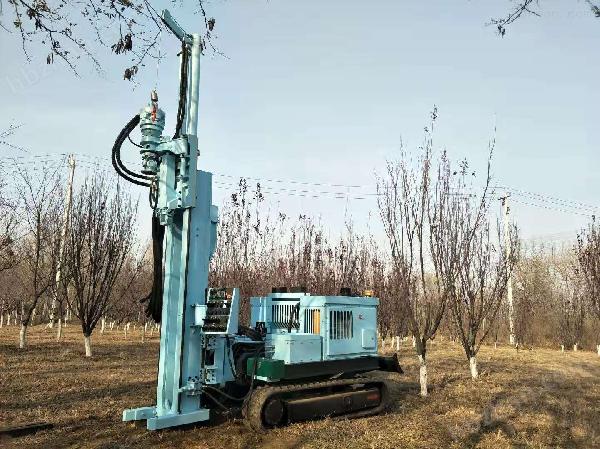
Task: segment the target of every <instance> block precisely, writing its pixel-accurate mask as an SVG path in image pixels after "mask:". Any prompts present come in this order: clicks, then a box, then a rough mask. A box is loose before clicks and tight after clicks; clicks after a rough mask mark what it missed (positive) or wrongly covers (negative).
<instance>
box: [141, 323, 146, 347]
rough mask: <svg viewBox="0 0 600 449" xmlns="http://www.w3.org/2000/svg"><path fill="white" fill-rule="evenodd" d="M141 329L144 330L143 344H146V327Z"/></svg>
mask: <svg viewBox="0 0 600 449" xmlns="http://www.w3.org/2000/svg"><path fill="white" fill-rule="evenodd" d="M141 328H142V343H144V342H145V341H146V327H145V326H141Z"/></svg>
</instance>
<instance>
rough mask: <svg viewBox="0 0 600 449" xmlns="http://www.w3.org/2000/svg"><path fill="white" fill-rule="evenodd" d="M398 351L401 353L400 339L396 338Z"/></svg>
mask: <svg viewBox="0 0 600 449" xmlns="http://www.w3.org/2000/svg"><path fill="white" fill-rule="evenodd" d="M396 351H400V337H396Z"/></svg>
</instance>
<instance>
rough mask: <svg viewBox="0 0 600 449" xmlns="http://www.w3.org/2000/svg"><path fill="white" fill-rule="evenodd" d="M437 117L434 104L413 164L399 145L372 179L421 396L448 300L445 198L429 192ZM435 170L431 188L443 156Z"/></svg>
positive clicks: (444, 172)
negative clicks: (412, 345)
mask: <svg viewBox="0 0 600 449" xmlns="http://www.w3.org/2000/svg"><path fill="white" fill-rule="evenodd" d="M436 118H437V109H436V108H434V110H433V112H432V116H431V119H432V120H431V125H430V127H429V128H425V142H424V145H423V149H422V155H421V157H420V159H419V161H418V164H417V167H416V168H413V167H411V166H410V163H409V161H408V160H407V156H406V154H405V153H404V150H403V149H402V150H401V152H402V153H401V158H400V160H399V161H396V162H388V164H387V172H386V175H385V177H383V178H381V177H380V178H378V180H377V193H378V197H377V198H378V200H377V201H378V207H379V212H380V215H381V219H382V222H383V227H384V229H385V233H386V235H387V238H388V241H389V245H390V250H391V259H392V264H393V267H392V272H391V278H392V280H391V282H392V283H393V285H394V286H395V289H396V292H397V294H398V297H397V301H398V302H399V305H400V304H401V306H400V307H401V308H402V310H403V311H404V313H405V314H406V318H407V322H408V328H409V331H410V332H411V334H412V335H413V337H414V339H415V350H416V352H417V357H418V359H419V366H420V384H421V395H422V396H426V395H427V362H426V354H427V342H428V341H429V340H432V339H433V338H435V334H436V332H437V329H438V327H439V325H440V322H441V320H442V317H443V316H444V310H445V307H446V302H447V291H446V289H445V287H444V285H443V283H442V277H441V276H440V273H439V270H440V269H441V266H440V263H441V258H440V256H441V254H442V253H441V251H440V248H439V245H441V244H442V243H443V239H445V238H446V229H445V228H444V225H445V222H443V221H439V217H438V215H439V214H440V212H443V210H444V209H443V208H442V206H441V205H440V204H439V200H440V199H443V198H444V197H443V196H437V195H436V196H434V195H432V191H431V189H432V186H431V157H432V151H433V125H434V122H435V120H436ZM438 175H439V176H438V179H437V184H439V186H436V189H438V188H439V189H443V185H447V184H448V182H447V177H448V168H447V164H446V163H445V159H443V160H442V161H441V163H440V168H439V171H438ZM430 269H432V270H433V272H431V271H430Z"/></svg>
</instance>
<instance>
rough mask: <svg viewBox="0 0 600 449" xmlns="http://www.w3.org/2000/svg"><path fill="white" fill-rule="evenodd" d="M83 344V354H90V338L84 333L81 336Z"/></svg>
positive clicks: (89, 355)
mask: <svg viewBox="0 0 600 449" xmlns="http://www.w3.org/2000/svg"><path fill="white" fill-rule="evenodd" d="M83 345H84V346H85V356H86V357H91V356H92V338H91V337H88V336H86V335H84V336H83Z"/></svg>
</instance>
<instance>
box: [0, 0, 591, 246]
mask: <svg viewBox="0 0 600 449" xmlns="http://www.w3.org/2000/svg"><path fill="white" fill-rule="evenodd" d="M168 3H169V5H172V4H171V3H170V2H168ZM490 3H491V2H488V1H483V0H471V1H467V0H455V1H451V2H449V1H443V0H438V1H419V2H417V1H412V2H408V1H380V2H355V1H348V0H346V1H327V2H324V1H316V0H311V1H302V2H299V1H291V0H289V1H281V0H272V1H264V0H263V1H255V0H228V1H220V0H215V1H213V2H211V3H210V4H209V7H208V12H209V14H211V15H213V16H214V17H215V18H216V32H217V35H218V36H217V39H216V40H215V44H216V45H217V46H218V48H219V49H220V50H221V51H222V52H223V53H224V54H225V55H226V57H222V56H218V55H211V54H208V55H207V56H206V57H205V58H204V59H203V61H202V81H201V111H200V114H201V117H200V129H199V139H200V149H201V159H200V166H201V168H202V169H204V170H208V171H212V172H214V173H215V174H217V175H216V176H215V181H218V184H217V185H215V192H214V202H215V203H216V204H221V203H222V201H223V198H224V197H225V196H226V195H227V193H228V192H230V191H231V189H232V187H231V186H230V185H228V184H231V183H232V182H234V181H235V179H236V177H239V176H247V177H252V178H257V179H262V184H263V186H264V187H265V188H267V190H266V197H267V200H268V201H269V203H270V204H271V208H272V209H273V210H282V211H284V212H286V213H289V214H291V215H295V214H298V213H306V214H308V215H312V216H315V217H319V216H320V217H321V218H322V221H323V223H325V225H326V226H327V227H328V228H329V229H330V230H331V231H332V232H339V230H341V229H342V226H343V223H344V217H345V216H346V215H350V216H352V218H353V220H354V221H355V222H356V223H357V226H358V227H359V228H360V229H364V227H365V226H366V224H367V222H368V217H369V215H371V216H372V218H371V222H372V225H371V227H372V228H373V229H374V230H375V232H380V231H378V229H379V227H378V225H377V215H376V214H377V211H376V203H375V199H374V197H373V196H372V195H368V194H369V193H374V192H375V187H374V185H375V177H374V173H375V172H376V171H381V170H382V168H383V165H384V164H385V160H386V158H391V157H394V156H395V155H396V154H397V150H398V148H399V144H400V140H401V139H402V140H403V141H404V144H405V146H406V148H407V149H409V150H411V149H412V150H415V149H416V148H417V146H418V145H419V144H420V142H421V140H422V131H423V127H424V126H425V125H426V124H427V123H428V117H429V113H430V111H431V109H432V107H433V105H434V104H435V105H437V107H438V110H439V119H438V124H437V128H436V140H435V142H436V148H437V149H441V148H446V149H447V150H448V152H449V154H450V156H451V158H452V159H455V160H458V159H462V158H465V157H466V158H467V159H468V160H469V161H470V163H471V164H472V166H473V167H474V168H475V169H476V170H477V173H478V174H479V175H480V176H481V175H482V169H483V167H484V165H485V161H486V157H487V146H488V141H489V140H490V138H492V137H493V135H494V132H493V130H494V127H496V128H497V131H496V139H497V146H496V153H495V157H494V161H493V172H494V177H495V182H496V183H498V184H501V185H507V186H509V187H511V188H513V189H520V190H524V191H528V192H533V193H535V194H539V195H542V196H543V197H544V198H546V197H547V196H553V197H558V198H561V199H565V200H568V202H567V203H565V204H563V205H558V203H553V204H551V203H547V202H544V203H540V202H541V201H542V196H529V197H524V196H515V197H514V200H515V201H514V202H513V205H512V211H513V216H514V218H515V220H516V221H517V223H518V224H519V226H520V227H521V229H522V232H523V234H524V235H525V236H526V237H532V236H538V237H539V236H545V237H546V238H557V236H561V238H562V236H568V235H574V232H575V230H576V229H578V228H579V227H581V226H582V225H583V224H584V223H585V222H586V221H587V218H586V217H585V216H582V215H577V214H576V213H575V212H578V213H582V212H583V211H582V210H581V208H582V207H583V206H581V205H579V204H574V202H578V203H584V204H589V205H592V206H595V205H600V198H598V192H600V176H599V175H598V166H599V162H600V152H599V150H600V132H599V131H600V116H599V113H598V105H599V104H600V90H599V89H598V85H599V84H598V80H600V58H598V49H599V48H600V19H597V18H595V17H594V16H593V15H592V14H591V12H590V11H589V7H588V6H587V4H586V3H585V2H584V1H577V0H571V1H567V0H563V1H558V0H555V1H553V0H544V1H540V4H541V6H540V9H541V13H542V17H540V18H538V17H533V16H528V17H524V18H523V19H522V20H520V21H519V22H518V23H516V24H514V25H513V26H511V27H510V28H509V29H508V32H507V35H506V36H505V37H504V38H500V37H499V36H498V35H497V34H496V33H495V31H494V28H493V27H490V26H486V25H485V24H486V22H487V21H488V20H489V18H490V17H491V16H494V15H500V14H502V13H503V12H504V13H505V12H507V11H508V10H509V8H510V6H511V4H512V3H511V2H508V1H506V2H503V1H499V2H494V3H495V5H494V7H493V8H491V7H490V5H489V4H490ZM367 5H368V7H367ZM161 6H163V5H162V4H161V3H160V2H157V3H156V7H157V9H158V8H160V7H161ZM171 7H172V12H173V15H174V16H176V17H177V18H178V19H179V22H180V23H181V24H182V26H183V27H184V28H185V29H186V30H187V31H189V32H194V31H201V30H202V25H201V22H200V16H199V15H197V14H194V11H193V8H191V7H190V8H187V7H179V6H177V5H175V6H171ZM161 48H162V50H163V52H166V53H167V55H168V56H167V57H166V58H165V59H163V60H162V62H161V63H160V65H159V66H158V67H157V66H156V63H155V62H153V61H149V64H148V66H147V67H145V68H144V69H143V73H142V75H141V76H140V77H139V78H138V82H137V83H136V84H132V83H130V82H126V81H123V80H122V79H121V78H122V77H121V74H122V68H123V67H125V66H126V65H127V64H128V60H127V59H124V58H121V57H102V61H103V64H104V71H105V73H104V74H98V73H96V72H95V71H94V70H93V68H92V67H91V66H90V65H89V64H87V65H86V64H85V63H83V65H82V66H80V67H81V69H80V71H81V76H80V77H79V78H77V77H75V76H73V74H72V73H71V72H70V71H69V70H68V68H66V67H64V66H63V65H61V64H60V63H55V64H54V65H52V66H46V65H45V64H44V61H45V58H44V57H43V55H42V54H41V53H40V52H36V51H35V49H34V50H33V51H32V57H33V60H32V61H31V62H30V63H28V62H27V61H26V59H25V57H24V55H23V52H22V50H21V48H20V41H19V39H18V36H16V35H15V34H13V35H9V34H7V33H5V32H4V31H2V30H0V52H1V55H2V59H3V64H2V65H1V66H0V85H1V89H2V96H1V102H2V106H1V107H0V128H6V127H7V125H8V124H11V123H15V124H22V125H23V126H22V128H20V129H19V130H18V132H17V133H16V134H15V135H14V136H13V137H12V139H11V142H13V143H15V144H18V145H20V146H22V147H24V148H27V149H29V150H30V152H31V153H39V154H46V153H51V154H60V153H76V154H77V155H78V156H77V158H78V161H80V162H82V164H80V167H81V168H82V169H85V168H86V162H87V163H88V164H89V161H90V160H91V159H90V158H89V156H92V157H103V158H106V157H108V156H109V154H110V148H111V146H112V143H113V142H114V139H115V137H116V135H117V134H118V132H119V131H120V129H121V128H122V127H123V125H124V124H125V123H126V122H127V121H128V120H129V119H130V118H131V116H132V115H134V114H135V113H136V112H137V111H138V110H139V108H141V107H142V106H143V105H144V104H145V103H146V102H147V100H148V96H149V91H150V90H151V89H152V88H153V87H155V85H156V86H157V87H158V91H159V97H160V106H161V108H163V109H164V110H165V112H166V114H167V130H168V132H169V133H171V131H172V128H173V126H174V118H175V115H176V107H177V106H176V104H177V103H176V102H177V96H176V92H177V79H178V63H177V59H176V56H175V55H176V53H177V51H178V45H177V42H176V41H175V39H174V38H173V37H172V36H169V35H167V34H165V33H163V35H162V37H161ZM0 150H1V151H2V157H3V158H5V157H7V156H8V155H9V153H13V154H20V153H19V152H18V151H16V150H10V149H9V148H7V147H3V148H0ZM126 152H127V155H126V156H124V158H125V159H126V160H128V161H133V162H137V161H139V156H138V155H137V154H136V152H135V151H134V150H133V149H128V150H127V151H126ZM50 159H51V158H50ZM88 168H89V165H88ZM105 168H106V169H107V170H109V169H110V165H109V160H106V162H105ZM78 174H79V175H81V174H82V172H81V171H78ZM271 179H275V180H284V181H286V182H276V181H267V180H271ZM289 181H297V182H304V183H309V184H297V183H290V182H289ZM318 184H323V185H318ZM342 186H361V187H342ZM298 190H308V191H310V193H309V194H308V196H304V197H303V196H298V195H297V194H298V193H299V192H298ZM318 192H334V193H343V194H345V195H346V196H347V199H343V198H342V199H335V198H333V196H334V195H332V194H330V193H318ZM292 193H295V194H296V195H291V194H292ZM313 196H317V198H313ZM342 196H343V195H342ZM142 198H145V195H144V196H143V197H142ZM359 198H363V199H359ZM517 200H521V202H517ZM524 202H527V203H532V204H533V203H536V204H542V205H545V206H546V207H550V208H551V209H550V210H549V209H544V208H540V207H534V206H532V205H527V204H524ZM142 203H144V204H145V200H144V199H143V200H142ZM573 206H574V207H577V208H578V209H575V210H573V211H571V208H572V207H573ZM498 208H499V205H498ZM556 209H569V210H570V211H569V212H565V211H559V210H556ZM585 213H588V212H585ZM142 214H143V215H144V216H145V217H146V216H147V215H148V214H149V212H148V210H146V209H144V210H142ZM148 223H149V220H148V219H147V217H146V218H145V219H144V221H143V225H144V226H146V225H147V224H148ZM144 232H145V233H146V234H148V233H149V230H146V231H144Z"/></svg>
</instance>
